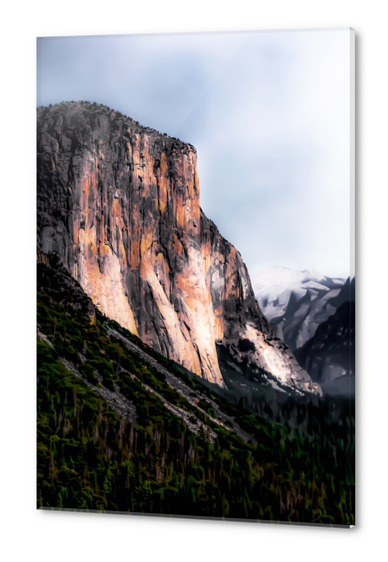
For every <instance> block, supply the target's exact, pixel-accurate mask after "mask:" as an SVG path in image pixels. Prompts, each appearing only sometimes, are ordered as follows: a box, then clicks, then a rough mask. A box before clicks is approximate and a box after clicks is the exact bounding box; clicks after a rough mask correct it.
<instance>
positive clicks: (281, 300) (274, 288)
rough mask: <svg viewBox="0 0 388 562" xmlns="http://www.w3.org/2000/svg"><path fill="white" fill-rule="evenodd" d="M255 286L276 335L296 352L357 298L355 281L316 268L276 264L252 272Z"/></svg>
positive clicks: (261, 307)
mask: <svg viewBox="0 0 388 562" xmlns="http://www.w3.org/2000/svg"><path fill="white" fill-rule="evenodd" d="M252 285H253V289H254V291H255V294H256V298H257V300H258V303H259V306H260V309H261V310H262V312H263V313H264V315H265V316H266V318H267V319H268V321H269V322H270V324H271V326H272V328H273V332H274V335H275V336H277V337H279V338H281V339H282V340H284V342H285V343H286V344H287V345H288V346H289V347H290V349H291V350H292V351H295V350H296V349H298V348H300V347H302V346H303V345H304V344H305V343H306V342H307V341H308V340H310V339H311V338H312V337H313V336H314V334H315V332H316V330H317V328H318V326H319V325H320V324H322V322H325V321H326V320H328V318H329V317H330V316H332V315H333V314H335V312H336V310H337V309H338V308H339V307H340V306H341V305H342V304H343V303H344V302H347V301H351V300H353V301H354V280H353V282H352V283H351V282H350V280H349V279H347V280H345V279H342V278H332V277H327V276H325V275H322V274H320V273H318V272H317V271H314V270H313V271H307V270H305V271H298V270H294V269H289V268H284V267H278V266H275V267H271V268H269V269H265V270H261V271H258V272H256V274H254V275H252Z"/></svg>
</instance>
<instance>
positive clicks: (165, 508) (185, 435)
mask: <svg viewBox="0 0 388 562" xmlns="http://www.w3.org/2000/svg"><path fill="white" fill-rule="evenodd" d="M37 273H38V275H37V287H38V302H37V304H38V309H37V320H38V395H37V404H38V409H37V414H38V432H37V437H38V443H37V445H38V472H37V479H38V494H37V502H38V507H40V508H46V509H51V508H62V509H80V510H97V511H115V512H125V513H153V514H164V515H187V516H188V515H190V516H200V517H217V518H231V519H245V520H247V519H249V520H272V521H299V522H306V521H308V522H317V523H326V524H338V525H349V524H352V523H354V507H353V502H354V467H353V464H352V459H353V458H354V457H353V456H352V455H350V456H349V451H350V450H351V449H349V448H348V446H350V448H352V447H353V444H352V443H350V444H349V441H348V439H349V435H351V434H352V432H353V423H354V413H353V410H351V409H349V401H347V402H346V403H341V406H340V407H338V405H339V404H335V407H333V408H332V407H331V406H330V404H331V403H330V404H329V403H327V402H325V401H320V399H319V398H317V397H315V396H313V395H311V396H307V397H301V398H300V400H302V401H301V402H300V403H298V415H297V416H295V415H293V414H292V412H293V411H294V410H295V406H296V403H295V399H294V398H291V399H289V400H290V401H288V402H286V403H285V404H284V408H283V411H284V416H285V419H286V420H287V423H276V422H275V421H271V420H269V419H265V418H264V417H259V416H257V415H253V414H252V413H251V412H250V411H248V410H246V409H244V408H243V407H242V406H241V405H236V404H233V403H232V402H230V401H229V400H227V399H225V398H224V397H223V394H225V392H226V391H225V390H224V389H222V388H220V387H219V386H217V385H211V384H210V383H207V382H206V380H204V379H203V378H200V377H198V376H196V375H193V374H189V373H188V372H187V371H185V370H184V369H183V368H182V367H180V366H178V365H177V364H175V363H174V362H173V361H171V360H168V359H166V358H165V357H163V356H161V355H159V354H158V353H157V352H155V351H154V350H153V349H152V348H150V347H148V346H147V345H145V344H144V343H143V342H141V340H140V339H139V338H138V337H136V336H135V335H133V334H131V333H130V332H128V330H126V329H125V328H123V327H121V326H119V325H118V324H117V323H116V322H114V321H112V320H110V319H108V318H107V317H105V316H103V315H102V314H101V313H100V312H99V311H98V309H96V308H95V307H94V305H93V303H92V301H91V299H90V298H89V297H88V296H87V295H86V294H85V293H84V291H83V290H82V288H81V286H80V285H79V284H78V283H77V281H75V280H74V279H73V278H72V277H71V276H70V275H69V274H68V272H67V270H66V269H65V268H64V267H62V266H61V264H60V263H59V262H58V260H57V258H56V256H54V255H50V256H47V255H45V254H43V253H42V252H40V251H38V272H37ZM231 397H232V395H231ZM303 400H304V401H303ZM306 400H308V401H307V402H306ZM323 432H324V434H325V439H324V440H322V439H321V435H322V433H323ZM344 443H346V447H345V445H344ZM312 459H313V462H312ZM349 462H350V464H349Z"/></svg>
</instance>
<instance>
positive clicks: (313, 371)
mask: <svg viewBox="0 0 388 562" xmlns="http://www.w3.org/2000/svg"><path fill="white" fill-rule="evenodd" d="M295 357H296V358H297V359H298V361H299V363H300V365H301V366H302V367H304V368H305V369H306V370H307V371H308V373H309V374H310V376H311V377H312V379H313V380H315V381H318V382H319V383H320V384H322V387H323V388H324V389H326V391H327V392H329V393H335V394H337V393H349V392H351V393H354V367H355V303H354V302H344V303H343V304H341V306H340V307H339V308H338V309H337V310H336V312H335V313H334V314H333V315H332V316H330V318H328V320H326V321H325V322H322V324H320V326H318V328H317V331H316V333H315V334H314V336H313V337H312V338H311V339H310V340H309V341H308V342H306V343H305V344H304V345H303V346H302V347H301V348H300V349H297V350H296V351H295Z"/></svg>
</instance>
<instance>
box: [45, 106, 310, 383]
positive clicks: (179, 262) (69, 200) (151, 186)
mask: <svg viewBox="0 0 388 562" xmlns="http://www.w3.org/2000/svg"><path fill="white" fill-rule="evenodd" d="M37 125H38V141H37V147H38V164H37V171H38V246H39V248H40V249H41V250H43V251H44V252H46V253H50V252H55V253H57V254H59V256H60V258H61V260H62V262H63V264H64V266H65V267H66V269H67V270H68V271H69V272H70V273H71V275H72V276H73V277H74V278H75V279H76V280H77V281H78V282H79V283H80V284H81V286H82V287H83V288H84V290H85V291H86V293H87V294H88V295H89V296H90V297H91V299H92V301H93V302H94V304H95V305H96V306H98V307H99V308H100V310H101V311H102V312H103V313H105V314H106V315H107V316H108V317H110V318H112V319H114V320H116V321H117V322H119V323H120V324H121V325H123V326H125V327H126V328H128V329H129V330H131V331H132V332H134V333H135V334H138V335H139V336H140V337H141V339H142V340H143V341H144V342H145V343H147V344H149V345H150V346H152V347H153V348H154V349H156V350H157V351H159V352H161V353H162V354H164V355H166V356H167V357H170V358H171V359H174V360H175V361H177V362H179V363H181V364H182V365H183V366H185V367H186V368H187V369H189V370H191V371H193V372H194V373H197V374H198V375H201V376H202V377H204V378H206V379H207V380H209V381H212V382H215V383H217V384H220V385H222V384H223V378H222V374H221V371H220V367H219V362H218V356H217V350H216V342H217V343H218V344H219V345H221V346H224V347H225V348H227V349H228V352H229V353H230V355H231V357H235V361H236V362H238V361H239V360H240V359H241V353H240V352H239V349H238V346H237V343H238V341H239V340H241V339H242V340H249V341H250V342H252V344H253V346H254V348H252V347H249V346H248V347H249V349H248V350H247V353H248V354H249V358H250V361H251V362H256V364H257V365H258V366H259V367H261V368H263V369H266V370H268V371H270V372H272V374H273V375H274V376H275V378H278V379H279V380H283V379H284V381H285V386H289V387H292V388H295V389H297V390H298V389H299V391H302V392H306V391H310V392H311V391H313V392H320V389H319V387H318V386H317V385H315V387H313V385H312V382H311V379H310V377H309V376H308V375H307V373H306V372H305V371H303V370H302V369H301V367H299V365H298V364H297V362H296V360H295V358H294V357H293V356H292V354H291V352H290V351H289V350H288V348H286V347H284V348H283V346H284V344H282V342H281V344H278V343H276V342H274V340H273V339H272V337H271V336H272V334H271V329H270V327H269V324H268V322H267V320H266V318H265V317H264V316H263V314H262V313H261V311H260V309H259V307H258V304H257V302H256V300H255V297H254V293H253V291H252V287H251V282H250V279H249V275H248V272H247V269H246V267H245V264H244V263H243V261H242V258H241V256H240V254H239V253H238V252H237V251H236V249H235V248H234V247H233V246H232V245H231V244H229V242H227V241H226V240H225V239H224V238H223V237H222V236H221V235H220V233H219V232H218V229H217V228H216V226H215V225H214V224H213V223H212V222H211V221H210V220H209V219H207V217H206V216H205V215H204V213H203V211H202V210H201V208H200V200H199V179H198V173H197V165H196V163H197V154H196V150H195V148H194V147H193V146H191V145H190V144H186V143H183V142H181V141H179V140H177V139H173V138H170V137H168V136H166V135H162V134H160V133H158V132H156V131H154V130H153V129H149V128H146V127H142V126H140V125H139V124H138V123H136V122H134V121H132V120H131V119H129V118H127V117H124V116H122V115H121V114H119V113H117V112H115V111H112V110H110V109H108V108H107V107H105V106H100V105H96V104H90V103H82V102H68V103H63V104H59V105H56V106H53V107H48V108H40V109H39V110H38V117H37ZM278 341H280V340H278ZM236 342H237V343H236ZM282 384H283V383H282Z"/></svg>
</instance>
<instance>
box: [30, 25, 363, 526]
mask: <svg viewBox="0 0 388 562" xmlns="http://www.w3.org/2000/svg"><path fill="white" fill-rule="evenodd" d="M37 47H38V50H37V53H38V57H37V106H38V108H37V135H38V141H37V151H38V153H37V225H38V237H37V272H38V292H37V310H38V316H37V318H38V325H37V333H38V337H37V347H38V378H37V397H38V432H37V435H38V443H37V452H38V456H37V462H38V468H37V475H38V484H37V506H38V508H50V509H52V508H53V509H62V510H68V509H70V510H81V511H99V512H121V513H126V514H133V513H135V514H152V515H162V516H181V517H183V516H184V517H187V516H189V517H201V518H216V519H225V520H240V521H267V522H271V521H272V522H291V523H304V524H318V525H331V526H335V525H342V526H349V525H353V524H354V523H355V512H354V461H355V457H354V388H355V385H354V380H355V364H354V363H355V362H354V341H355V335H354V334H355V332H354V330H355V328H354V306H355V304H354V301H355V298H354V294H355V293H354V247H353V243H354V236H353V234H354V232H353V231H354V224H353V219H354V211H353V203H352V201H353V181H354V178H353V172H354V162H353V137H352V131H353V127H354V116H353V107H354V87H353V79H354V32H353V31H352V30H350V29H328V30H303V31H298V30H292V31H274V32H260V31H252V32H230V33H192V34H170V35H160V34H159V35H124V36H98V37H97V36H95V37H93V36H90V37H45V38H39V39H38V44H37Z"/></svg>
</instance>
